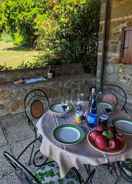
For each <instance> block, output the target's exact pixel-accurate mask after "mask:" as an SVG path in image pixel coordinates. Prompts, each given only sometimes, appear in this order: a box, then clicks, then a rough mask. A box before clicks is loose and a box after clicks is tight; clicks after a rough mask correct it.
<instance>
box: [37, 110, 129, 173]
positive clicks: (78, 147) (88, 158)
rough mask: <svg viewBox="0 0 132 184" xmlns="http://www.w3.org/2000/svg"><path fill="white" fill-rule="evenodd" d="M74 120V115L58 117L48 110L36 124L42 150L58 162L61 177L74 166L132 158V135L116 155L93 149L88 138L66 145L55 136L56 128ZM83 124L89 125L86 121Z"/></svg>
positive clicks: (96, 164)
mask: <svg viewBox="0 0 132 184" xmlns="http://www.w3.org/2000/svg"><path fill="white" fill-rule="evenodd" d="M74 122H75V121H74V116H73V115H67V117H65V118H58V117H56V116H55V115H54V114H53V113H52V112H51V111H48V112H46V113H45V114H44V115H43V116H42V117H41V118H40V119H39V121H38V122H37V125H36V126H37V129H38V134H40V135H41V136H42V143H41V146H40V151H41V153H42V154H43V155H44V156H46V157H48V158H50V159H53V160H55V161H56V162H57V163H58V165H59V168H60V176H61V177H63V176H65V174H66V173H67V172H68V171H69V170H70V169H71V168H72V167H76V168H77V169H79V168H80V167H81V166H82V165H84V164H88V165H93V166H98V165H101V164H106V163H108V162H116V161H124V160H125V159H126V158H132V136H126V139H127V148H126V150H125V151H124V152H122V153H120V154H117V155H114V156H113V155H107V156H106V155H103V154H102V153H99V152H97V151H95V150H93V148H91V147H90V145H89V144H88V142H87V140H86V139H85V140H84V141H82V142H81V143H80V144H74V145H64V144H61V143H59V142H57V141H56V140H55V139H54V137H53V130H54V128H56V127H57V126H58V125H60V124H66V123H74ZM82 126H84V127H87V126H86V124H85V123H84V124H82ZM87 128H88V127H87ZM87 131H88V129H87Z"/></svg>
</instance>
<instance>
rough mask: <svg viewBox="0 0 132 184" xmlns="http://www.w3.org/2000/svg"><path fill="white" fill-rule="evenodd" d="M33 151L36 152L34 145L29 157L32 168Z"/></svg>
mask: <svg viewBox="0 0 132 184" xmlns="http://www.w3.org/2000/svg"><path fill="white" fill-rule="evenodd" d="M33 151H34V144H33V146H32V149H31V153H30V157H29V161H28V166H30V165H31V164H32V156H33Z"/></svg>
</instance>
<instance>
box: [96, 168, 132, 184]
mask: <svg viewBox="0 0 132 184" xmlns="http://www.w3.org/2000/svg"><path fill="white" fill-rule="evenodd" d="M93 181H94V183H96V184H106V183H107V184H114V183H115V181H116V177H114V176H112V175H111V174H110V173H109V172H108V170H107V169H106V168H104V167H101V166H100V167H98V168H97V169H96V172H95V176H94V179H93ZM118 184H129V183H128V182H126V181H124V180H123V179H121V180H120V182H119V183H118Z"/></svg>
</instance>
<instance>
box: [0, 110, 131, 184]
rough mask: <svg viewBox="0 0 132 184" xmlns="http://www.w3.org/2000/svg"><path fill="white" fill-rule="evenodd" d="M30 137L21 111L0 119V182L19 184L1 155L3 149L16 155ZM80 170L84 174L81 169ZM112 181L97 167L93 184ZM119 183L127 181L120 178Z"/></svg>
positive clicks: (111, 177)
mask: <svg viewBox="0 0 132 184" xmlns="http://www.w3.org/2000/svg"><path fill="white" fill-rule="evenodd" d="M32 139H33V132H32V130H31V128H30V127H29V126H28V124H27V121H26V118H25V116H24V114H23V113H20V114H16V115H7V116H5V117H3V118H1V119H0V184H20V182H19V181H18V179H17V178H16V176H15V174H14V171H13V169H12V168H11V167H10V165H9V164H8V163H7V161H6V160H5V158H4V157H3V151H5V150H6V151H9V152H10V153H12V154H14V155H15V156H16V155H18V153H19V152H20V151H21V150H22V149H23V148H24V146H25V145H27V144H28V143H29V142H30V141H31V140H32ZM25 157H27V155H25ZM80 172H81V174H82V175H83V176H85V171H84V170H83V169H81V170H80ZM114 182H115V178H114V177H113V176H111V175H110V174H109V173H108V171H107V170H106V169H105V168H104V167H98V169H97V171H96V174H95V177H94V184H106V183H107V184H114ZM119 184H128V182H125V181H124V180H123V179H121V181H120V182H119Z"/></svg>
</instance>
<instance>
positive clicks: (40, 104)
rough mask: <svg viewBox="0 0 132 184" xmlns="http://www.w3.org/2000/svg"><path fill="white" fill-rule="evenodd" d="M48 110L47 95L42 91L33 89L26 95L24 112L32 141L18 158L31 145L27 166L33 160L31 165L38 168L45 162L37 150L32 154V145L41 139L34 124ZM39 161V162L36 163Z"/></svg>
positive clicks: (44, 158)
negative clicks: (32, 135)
mask: <svg viewBox="0 0 132 184" xmlns="http://www.w3.org/2000/svg"><path fill="white" fill-rule="evenodd" d="M48 108H49V99H48V96H47V94H46V93H45V92H44V91H43V90H42V89H33V90H31V91H29V92H28V93H27V94H26V96H25V98H24V110H25V115H26V118H27V120H28V123H29V126H30V127H31V128H32V130H33V132H34V140H33V141H32V142H31V143H29V144H28V145H27V146H26V147H25V149H24V150H23V151H22V152H21V153H20V155H19V156H18V158H19V157H21V155H22V154H23V153H24V152H25V150H26V149H27V148H28V147H30V145H32V150H31V154H30V158H29V163H28V164H29V165H30V164H31V160H32V159H33V164H34V165H35V166H36V167H37V166H38V167H40V166H41V165H43V163H44V162H45V161H46V160H47V158H46V157H44V156H43V155H42V154H41V153H40V151H39V149H38V150H37V151H35V153H33V152H34V148H35V146H34V143H35V142H36V141H39V142H41V137H40V136H38V135H37V130H36V122H37V120H38V119H39V118H40V117H41V116H42V115H43V114H44V113H45V112H46V111H47V110H48ZM39 159H40V162H39V163H38V160H39ZM36 160H37V161H36Z"/></svg>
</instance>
